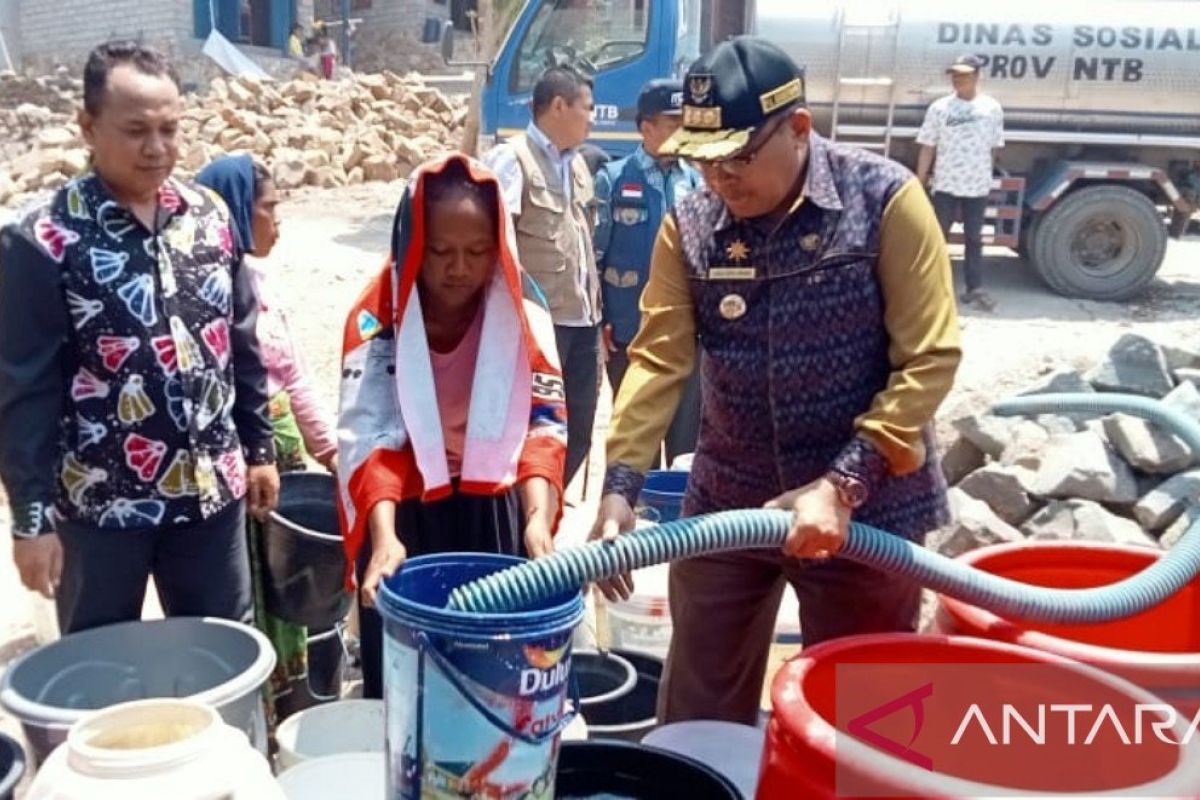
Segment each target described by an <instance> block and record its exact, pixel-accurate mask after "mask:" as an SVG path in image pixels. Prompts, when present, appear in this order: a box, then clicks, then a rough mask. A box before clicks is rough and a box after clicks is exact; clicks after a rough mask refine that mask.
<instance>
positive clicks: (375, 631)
mask: <svg viewBox="0 0 1200 800" xmlns="http://www.w3.org/2000/svg"><path fill="white" fill-rule="evenodd" d="M396 532H397V534H398V535H399V536H400V542H401V543H402V544H403V545H404V549H405V550H407V551H408V557H409V558H413V557H415V556H423V555H429V554H431V553H468V552H475V553H501V554H505V555H515V556H524V555H525V537H524V535H523V534H524V531H523V529H522V525H521V504H520V500H519V498H518V496H517V490H516V489H512V490H510V491H509V492H508V493H507V494H504V495H501V496H499V497H481V496H478V495H469V494H457V493H456V494H453V495H451V496H450V497H447V498H446V499H445V500H438V501H437V502H434V503H422V502H421V501H419V500H405V501H404V502H403V503H401V504H400V505H399V506H398V507H397V509H396ZM370 560H371V539H370V536H369V535H368V536H367V541H366V544H365V545H364V546H363V548H362V551H361V552H360V553H359V557H358V564H357V570H356V571H357V574H358V581H359V584H360V585H361V584H362V578H363V574H364V573H365V572H366V569H367V563H368V562H369V561H370ZM357 602H358V632H359V642H360V647H361V653H362V673H363V697H366V698H371V699H375V700H378V699H381V698H382V697H383V618H382V617H380V615H379V612H378V611H376V610H375V609H373V608H366V607H365V606H363V604H362V594H361V593H360V594H359V595H358V598H357Z"/></svg>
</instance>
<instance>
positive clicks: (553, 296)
mask: <svg viewBox="0 0 1200 800" xmlns="http://www.w3.org/2000/svg"><path fill="white" fill-rule="evenodd" d="M512 146H513V150H514V151H515V152H516V154H517V161H518V162H519V163H520V165H521V172H522V174H523V176H524V189H523V191H522V193H521V214H520V216H519V217H517V218H516V229H517V251H518V253H519V255H520V257H521V266H523V267H524V268H525V271H526V272H528V273H529V274H530V275H531V276H533V278H534V280H536V281H537V282H538V286H539V287H541V290H542V292H543V293H544V294H545V295H546V302H547V303H549V305H550V315H551V317H552V318H553V319H554V322H555V324H561V323H564V322H565V323H572V324H573V323H576V322H579V321H581V320H583V319H584V308H585V298H586V300H587V309H588V314H587V322H588V323H589V324H593V325H595V324H597V323H599V321H600V280H599V278H598V276H597V274H596V254H595V252H594V251H593V250H592V213H591V211H592V205H593V202H594V198H595V190H594V188H593V185H592V175H591V173H590V172H589V171H588V168H587V162H585V161H584V160H583V156H580V155H576V156H575V158H574V159H573V160H572V161H571V199H570V201H569V202H568V200H567V198H566V197H565V196H564V195H563V189H562V181H561V180H559V178H558V176H557V174H556V171H555V169H554V165H553V164H552V163H551V161H550V159H549V158H548V157H547V156H546V154H545V153H543V152H542V149H541V148H540V147H535V146H531V145H530V143H529V141H528V140H527V139H526V137H525V136H523V135H522V136H518V137H516V138H514V139H513V140H512ZM581 270H582V271H584V276H585V277H584V279H583V281H582V282H581V281H580V278H579V273H580V271H581ZM581 283H582V290H581V285H580V284H581Z"/></svg>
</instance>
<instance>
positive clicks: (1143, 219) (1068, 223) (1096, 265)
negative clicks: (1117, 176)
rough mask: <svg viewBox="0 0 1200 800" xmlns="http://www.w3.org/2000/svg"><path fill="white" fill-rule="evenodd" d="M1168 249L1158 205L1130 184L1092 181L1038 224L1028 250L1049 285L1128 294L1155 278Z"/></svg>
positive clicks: (1078, 293) (1065, 290)
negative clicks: (1114, 184)
mask: <svg viewBox="0 0 1200 800" xmlns="http://www.w3.org/2000/svg"><path fill="white" fill-rule="evenodd" d="M1166 251H1167V228H1166V226H1165V225H1164V224H1163V221H1162V218H1161V217H1160V215H1159V213H1158V209H1156V208H1155V207H1154V204H1153V203H1152V202H1150V199H1149V198H1148V197H1146V196H1145V195H1143V194H1141V193H1140V192H1136V191H1134V190H1133V189H1130V188H1128V187H1125V186H1112V185H1104V186H1089V187H1087V188H1085V189H1080V190H1079V191H1076V192H1072V193H1071V194H1069V195H1067V196H1066V197H1064V198H1063V199H1062V200H1060V201H1059V202H1058V203H1057V204H1056V205H1055V206H1054V207H1053V208H1051V209H1050V210H1049V211H1048V212H1046V213H1045V214H1043V215H1041V219H1040V220H1039V221H1038V222H1037V224H1036V225H1034V227H1033V230H1032V231H1031V232H1030V238H1029V256H1030V261H1032V262H1033V266H1034V269H1035V270H1036V271H1037V273H1038V275H1039V276H1041V278H1042V280H1044V281H1045V282H1046V283H1047V284H1048V285H1049V286H1050V288H1052V289H1054V290H1055V291H1056V292H1058V293H1060V294H1064V295H1066V296H1068V297H1083V298H1087V299H1089V300H1124V299H1127V298H1129V297H1133V296H1134V295H1136V294H1138V293H1139V292H1140V291H1142V289H1144V288H1145V287H1146V285H1147V284H1149V283H1150V281H1152V280H1154V275H1155V273H1157V272H1158V268H1159V266H1160V265H1161V264H1162V260H1163V256H1164V255H1165V254H1166Z"/></svg>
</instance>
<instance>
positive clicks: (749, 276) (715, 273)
mask: <svg viewBox="0 0 1200 800" xmlns="http://www.w3.org/2000/svg"><path fill="white" fill-rule="evenodd" d="M756 277H758V270H757V269H756V268H754V267H709V268H708V279H709V280H710V281H752V280H754V279H755V278H756Z"/></svg>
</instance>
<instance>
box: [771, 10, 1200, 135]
mask: <svg viewBox="0 0 1200 800" xmlns="http://www.w3.org/2000/svg"><path fill="white" fill-rule="evenodd" d="M748 16H749V20H748V22H749V25H750V28H751V30H753V31H754V32H756V33H758V34H759V35H761V36H765V37H767V38H769V39H771V40H772V41H774V42H776V43H777V44H779V45H781V46H782V47H784V49H786V50H787V51H788V52H789V54H791V55H792V56H793V58H795V59H796V61H797V63H799V64H801V65H803V66H804V67H805V69H806V72H807V82H808V87H807V88H808V100H809V103H810V106H811V107H812V109H813V111H814V115H815V116H816V118H817V123H818V125H819V127H821V128H822V129H824V130H828V126H829V118H830V112H831V110H832V106H833V103H834V99H835V90H840V97H838V101H839V126H841V125H881V124H882V123H883V122H884V121H885V119H886V117H887V110H888V105H889V103H891V102H892V98H893V96H894V103H895V107H894V112H895V119H894V124H895V125H896V126H897V127H898V128H906V127H907V128H910V129H911V128H912V127H915V126H917V125H919V124H920V121H921V118H922V116H923V114H924V111H925V109H926V107H927V106H928V105H929V103H930V102H932V101H933V100H935V99H937V98H938V97H940V96H941V95H943V94H946V93H947V92H948V91H949V86H948V81H947V78H946V75H945V72H944V70H945V68H946V66H947V65H948V64H949V63H950V62H951V61H953V59H954V58H955V57H956V56H958V55H961V54H964V53H971V54H975V55H978V56H980V57H982V58H983V59H985V61H986V65H985V67H984V69H983V81H984V83H983V91H985V92H987V93H989V94H991V95H992V96H994V97H995V98H996V99H997V100H999V101H1000V103H1001V104H1002V105H1003V106H1004V110H1005V125H1006V127H1007V128H1009V129H1016V128H1024V129H1029V130H1037V131H1062V132H1067V131H1079V132H1083V133H1088V134H1095V133H1106V134H1125V133H1128V134H1141V135H1147V134H1151V135H1155V136H1163V137H1172V138H1174V137H1193V136H1200V3H1196V2H1179V0H1119V1H1114V0H1077V1H1076V2H1063V1H1062V0H1036V1H1035V0H1003V1H1002V0H975V2H967V3H964V2H962V0H906V1H905V2H899V3H897V2H887V0H864V1H863V2H847V1H845V0H843V2H836V1H830V0H826V1H825V2H813V0H757V2H756V4H755V6H754V7H753V9H752V10H751V11H750V12H749V15H748ZM859 26H863V27H859ZM839 43H840V44H839ZM839 51H840V57H839ZM839 74H840V76H841V78H842V79H843V80H842V81H839V80H838V76H839ZM873 78H891V79H893V80H894V82H895V88H894V95H893V94H892V92H893V89H892V88H891V87H890V86H888V85H887V84H886V83H885V82H884V81H880V82H879V83H878V84H877V85H872V84H870V83H869V82H867V81H861V82H860V83H858V84H856V83H854V81H855V80H858V79H873ZM1197 144H1200V142H1198V143H1197Z"/></svg>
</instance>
